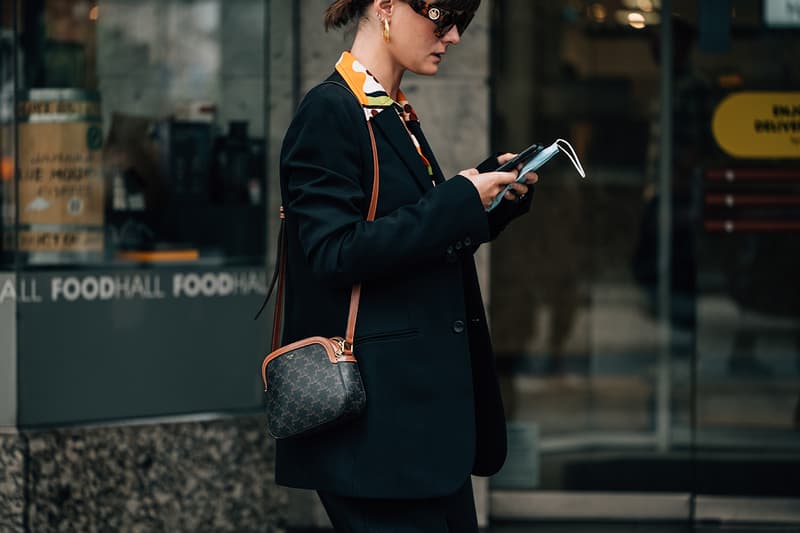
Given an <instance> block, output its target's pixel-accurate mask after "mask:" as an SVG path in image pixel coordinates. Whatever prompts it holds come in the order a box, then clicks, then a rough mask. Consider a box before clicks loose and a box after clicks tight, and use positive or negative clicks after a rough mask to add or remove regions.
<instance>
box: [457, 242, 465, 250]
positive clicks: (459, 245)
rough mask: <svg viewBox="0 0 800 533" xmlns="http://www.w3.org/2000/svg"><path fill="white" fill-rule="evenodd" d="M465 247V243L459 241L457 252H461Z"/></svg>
mask: <svg viewBox="0 0 800 533" xmlns="http://www.w3.org/2000/svg"><path fill="white" fill-rule="evenodd" d="M463 247H464V243H463V242H461V241H458V242H457V243H456V250H460V249H462V248H463Z"/></svg>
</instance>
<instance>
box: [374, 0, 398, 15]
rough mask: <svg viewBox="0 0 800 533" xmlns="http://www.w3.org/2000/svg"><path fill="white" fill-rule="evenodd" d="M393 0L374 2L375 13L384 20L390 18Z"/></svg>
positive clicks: (376, 0)
mask: <svg viewBox="0 0 800 533" xmlns="http://www.w3.org/2000/svg"><path fill="white" fill-rule="evenodd" d="M393 5H394V1H393V0H375V11H377V12H378V13H379V14H380V15H381V16H383V17H386V18H391V17H392V6H393Z"/></svg>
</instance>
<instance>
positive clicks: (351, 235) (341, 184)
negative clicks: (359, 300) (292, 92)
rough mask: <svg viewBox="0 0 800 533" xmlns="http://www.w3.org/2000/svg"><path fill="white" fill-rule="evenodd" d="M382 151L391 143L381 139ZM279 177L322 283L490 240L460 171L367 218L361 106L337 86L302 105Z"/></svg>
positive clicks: (381, 272)
mask: <svg viewBox="0 0 800 533" xmlns="http://www.w3.org/2000/svg"><path fill="white" fill-rule="evenodd" d="M378 149H379V150H381V149H387V150H388V149H390V148H389V147H388V146H385V147H383V148H382V147H381V146H380V144H379V146H378ZM365 160H366V162H365ZM366 173H368V174H369V175H368V176H365V174H366ZM281 179H282V181H283V185H284V187H285V188H284V198H283V199H284V207H285V209H286V214H287V217H288V218H292V219H293V221H294V223H295V224H296V225H297V228H298V237H299V241H300V243H301V245H302V247H303V253H304V255H305V257H306V260H307V261H308V264H309V266H310V268H311V271H312V272H313V273H314V275H315V276H317V277H318V278H319V279H321V280H322V281H325V282H329V283H333V284H337V285H338V284H343V285H350V284H353V283H355V282H359V281H364V280H368V279H372V278H376V277H381V276H386V275H391V274H392V273H394V272H398V271H402V269H404V268H407V267H409V266H411V265H415V264H419V263H424V262H427V261H437V260H445V259H446V258H447V256H448V255H450V254H452V245H453V244H452V243H455V242H458V241H462V242H463V241H464V240H465V239H467V242H469V241H472V242H474V243H481V242H486V241H488V240H489V238H490V232H489V224H488V220H487V216H486V212H485V211H484V209H483V205H482V203H481V201H480V197H479V195H478V192H477V190H476V189H475V187H474V186H473V185H472V183H471V182H470V181H469V180H468V179H467V178H465V177H463V176H456V177H454V178H452V179H450V180H448V181H446V182H445V183H443V184H441V185H438V186H437V187H434V188H433V189H431V190H429V191H428V192H427V193H426V194H424V195H423V196H422V197H421V198H420V199H419V201H417V202H416V203H414V204H409V205H404V206H402V207H400V208H398V209H396V210H394V211H392V212H390V213H388V214H386V215H384V216H382V217H380V218H377V219H376V220H374V221H372V222H367V221H366V220H365V213H366V211H367V208H368V206H369V198H370V194H371V190H370V188H371V184H372V149H371V145H370V143H369V136H368V133H367V126H366V124H365V121H364V114H363V111H362V109H361V106H360V105H358V103H357V102H356V101H355V100H354V99H353V96H352V95H351V94H349V93H346V92H344V90H342V89H341V88H337V87H336V86H332V85H322V86H319V87H317V88H315V89H313V90H312V91H311V92H310V93H309V95H308V96H307V97H306V98H305V100H304V101H303V103H302V104H301V106H300V108H299V109H298V112H297V115H296V116H295V119H294V121H293V122H292V125H291V126H290V127H289V131H288V132H287V135H286V138H285V140H284V145H283V150H282V156H281ZM409 179H411V177H409ZM365 183H369V185H368V186H367V190H365V185H364V184H365ZM448 248H449V250H448Z"/></svg>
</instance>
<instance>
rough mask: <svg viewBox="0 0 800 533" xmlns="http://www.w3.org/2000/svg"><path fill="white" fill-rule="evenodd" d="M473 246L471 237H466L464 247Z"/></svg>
mask: <svg viewBox="0 0 800 533" xmlns="http://www.w3.org/2000/svg"><path fill="white" fill-rule="evenodd" d="M471 244H472V239H470V238H469V237H464V246H470V245H471Z"/></svg>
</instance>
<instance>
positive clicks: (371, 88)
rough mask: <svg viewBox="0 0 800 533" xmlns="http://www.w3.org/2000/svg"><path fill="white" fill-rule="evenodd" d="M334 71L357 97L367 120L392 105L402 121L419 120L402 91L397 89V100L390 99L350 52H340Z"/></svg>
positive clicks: (381, 86)
mask: <svg viewBox="0 0 800 533" xmlns="http://www.w3.org/2000/svg"><path fill="white" fill-rule="evenodd" d="M336 71H337V72H338V73H339V74H340V75H341V76H342V78H344V81H345V82H346V83H347V85H348V86H349V87H350V90H351V91H353V93H354V94H355V95H356V98H358V101H359V103H361V106H362V107H363V108H364V117H365V118H366V119H367V120H370V119H371V118H372V117H375V116H377V115H378V114H379V113H381V112H383V111H385V110H386V109H389V108H391V107H394V108H395V109H396V110H397V112H398V113H399V114H400V116H401V117H402V118H403V120H404V121H406V122H419V118H418V117H417V114H416V112H414V108H413V107H411V104H409V103H408V99H407V98H406V95H405V94H403V91H401V90H400V89H398V90H397V101H394V100H392V98H391V97H390V96H389V93H387V92H386V89H384V88H383V85H381V84H380V82H379V81H378V80H377V79H376V78H375V76H373V75H372V74H371V73H370V71H368V70H367V68H366V67H365V66H364V65H362V64H361V63H360V62H359V61H358V59H356V58H355V56H353V54H351V53H350V52H348V51H345V52H342V56H341V57H340V58H339V61H337V62H336Z"/></svg>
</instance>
